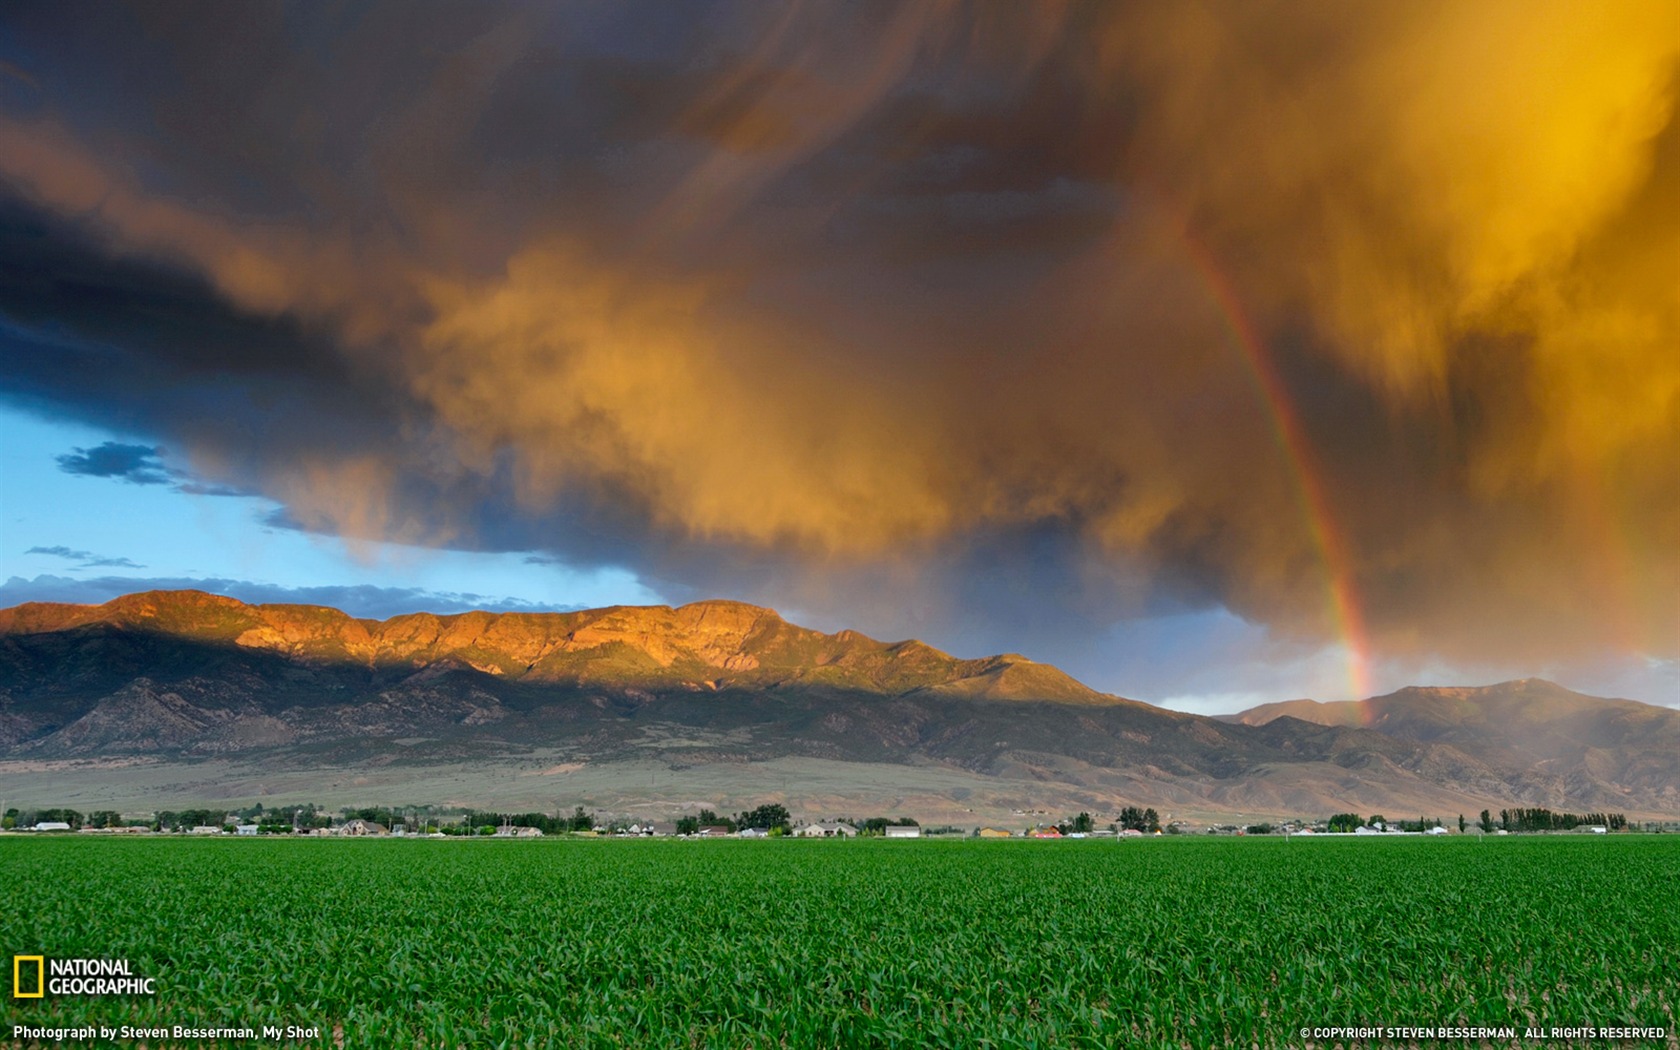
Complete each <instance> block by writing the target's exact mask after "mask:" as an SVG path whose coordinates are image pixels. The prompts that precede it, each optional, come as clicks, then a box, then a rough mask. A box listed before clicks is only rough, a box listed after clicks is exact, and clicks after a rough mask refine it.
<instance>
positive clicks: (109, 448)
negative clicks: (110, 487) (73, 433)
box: [57, 441, 169, 485]
mask: <svg viewBox="0 0 1680 1050" xmlns="http://www.w3.org/2000/svg"><path fill="white" fill-rule="evenodd" d="M160 451H162V450H161V449H156V448H152V447H151V446H149V445H125V444H123V443H121V442H119V441H107V442H105V443H104V444H101V445H96V446H94V447H93V448H78V449H76V450H75V451H74V452H66V453H65V454H64V455H62V456H59V457H57V458H58V469H59V470H62V471H64V473H66V474H82V475H85V476H87V477H92V478H121V479H122V480H123V481H126V482H128V483H130V484H132V485H167V484H169V472H168V471H166V470H164V469H163V464H162V462H161V461H159V459H158V453H159V452H160Z"/></svg>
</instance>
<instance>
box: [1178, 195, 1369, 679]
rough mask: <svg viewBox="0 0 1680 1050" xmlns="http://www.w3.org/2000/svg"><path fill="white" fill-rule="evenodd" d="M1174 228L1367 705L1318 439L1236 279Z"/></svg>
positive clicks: (1354, 607) (1357, 624) (1182, 227)
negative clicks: (1249, 402)
mask: <svg viewBox="0 0 1680 1050" xmlns="http://www.w3.org/2000/svg"><path fill="white" fill-rule="evenodd" d="M1175 226H1176V227H1177V231H1178V240H1179V243H1180V244H1181V245H1182V246H1183V248H1184V252H1185V255H1186V257H1187V258H1188V259H1189V260H1190V263H1191V265H1192V266H1193V267H1194V268H1195V270H1196V273H1197V275H1198V276H1200V277H1201V279H1202V283H1203V285H1204V286H1206V288H1207V290H1208V293H1209V294H1210V295H1211V296H1212V298H1213V301H1214V304H1215V306H1217V307H1218V310H1219V315H1220V317H1221V318H1223V320H1224V322H1225V326H1226V328H1227V329H1228V330H1229V332H1230V334H1231V339H1232V342H1233V343H1234V344H1235V345H1236V348H1237V350H1238V353H1239V354H1240V356H1241V357H1242V360H1243V362H1244V364H1245V365H1247V371H1248V375H1249V377H1250V379H1251V380H1252V381H1253V383H1254V385H1255V388H1256V390H1257V392H1258V394H1259V396H1260V401H1261V403H1262V404H1263V405H1264V406H1265V409H1266V413H1267V415H1268V416H1269V417H1270V418H1271V422H1272V436H1273V439H1274V440H1275V441H1276V443H1277V446H1278V449H1279V451H1280V452H1281V453H1282V459H1283V461H1284V462H1285V463H1286V464H1287V465H1288V467H1289V473H1290V480H1291V482H1292V484H1293V487H1294V489H1295V493H1296V496H1297V498H1298V499H1299V501H1300V504H1301V510H1302V517H1303V518H1304V519H1305V521H1306V524H1307V531H1308V535H1309V536H1310V537H1311V539H1312V542H1313V546H1314V547H1315V548H1316V549H1317V551H1318V556H1319V560H1320V562H1321V563H1322V564H1323V566H1324V572H1325V576H1326V578H1327V580H1328V583H1329V587H1328V591H1329V594H1328V602H1329V615H1330V622H1331V624H1332V625H1333V627H1334V629H1335V631H1336V634H1337V635H1338V637H1339V638H1340V640H1341V644H1342V648H1343V650H1344V651H1345V652H1346V653H1347V677H1348V688H1349V690H1350V691H1351V694H1352V696H1351V698H1352V699H1354V700H1363V699H1364V698H1366V697H1368V696H1370V695H1371V671H1370V666H1371V657H1370V653H1371V647H1370V641H1369V639H1368V637H1367V635H1366V632H1365V617H1364V613H1363V612H1362V611H1361V608H1360V603H1359V595H1358V592H1357V591H1356V589H1355V587H1354V573H1353V556H1352V554H1351V552H1350V550H1349V547H1348V542H1347V538H1346V536H1345V535H1344V534H1343V533H1342V530H1341V528H1340V527H1339V526H1338V524H1337V521H1336V516H1335V513H1334V512H1333V511H1332V510H1331V507H1330V500H1329V497H1328V496H1327V494H1326V493H1325V488H1324V483H1323V474H1322V471H1321V470H1320V469H1319V467H1318V461H1317V458H1316V457H1315V456H1314V454H1313V448H1312V442H1311V441H1310V440H1309V439H1308V437H1307V432H1306V428H1305V427H1304V426H1303V425H1302V423H1301V417H1300V413H1299V412H1297V411H1296V409H1295V402H1294V400H1293V399H1292V398H1291V397H1290V396H1289V390H1288V388H1287V387H1285V386H1284V383H1283V379H1282V377H1281V376H1279V375H1278V370H1277V366H1276V364H1275V363H1274V362H1273V361H1272V355H1271V353H1270V351H1268V350H1267V348H1266V343H1265V340H1263V339H1262V338H1261V337H1260V333H1259V332H1258V330H1257V329H1256V328H1255V325H1254V322H1253V320H1252V319H1250V317H1249V315H1248V311H1247V310H1245V309H1244V308H1243V304H1242V300H1241V299H1240V298H1239V297H1238V296H1237V292H1236V289H1235V288H1234V287H1233V286H1232V284H1231V281H1230V280H1229V279H1228V278H1227V277H1226V276H1225V274H1224V272H1223V271H1222V270H1220V268H1219V267H1218V265H1216V262H1215V260H1214V257H1213V254H1212V253H1211V252H1209V251H1208V250H1207V248H1206V247H1204V246H1203V245H1202V244H1201V242H1199V241H1198V240H1197V239H1196V237H1195V236H1194V235H1193V234H1192V233H1191V232H1190V229H1189V224H1188V223H1185V222H1178V223H1176V224H1175Z"/></svg>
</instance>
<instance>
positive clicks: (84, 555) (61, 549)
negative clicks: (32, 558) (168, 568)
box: [23, 545, 145, 569]
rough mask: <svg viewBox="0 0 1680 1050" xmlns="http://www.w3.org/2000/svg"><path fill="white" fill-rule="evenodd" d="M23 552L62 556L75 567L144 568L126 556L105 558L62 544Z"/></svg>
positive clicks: (32, 548) (54, 556)
mask: <svg viewBox="0 0 1680 1050" xmlns="http://www.w3.org/2000/svg"><path fill="white" fill-rule="evenodd" d="M23 553H25V554H45V555H47V556H48V557H52V558H63V559H64V560H65V561H73V562H75V563H76V564H77V568H82V569H144V568H145V566H144V565H136V564H135V563H134V562H133V561H131V560H130V559H128V558H107V557H102V556H100V555H98V554H94V553H93V552H91V551H78V550H71V549H70V548H69V547H65V546H62V545H60V546H53V547H31V548H29V549H28V550H26V551H24V552H23Z"/></svg>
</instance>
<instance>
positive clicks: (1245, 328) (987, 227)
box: [0, 0, 1680, 712]
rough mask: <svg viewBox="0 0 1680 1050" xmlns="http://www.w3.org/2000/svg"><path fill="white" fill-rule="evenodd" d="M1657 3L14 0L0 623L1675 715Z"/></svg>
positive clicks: (1670, 221)
mask: <svg viewBox="0 0 1680 1050" xmlns="http://www.w3.org/2000/svg"><path fill="white" fill-rule="evenodd" d="M1677 91H1680V7H1676V6H1675V5H1670V4H1649V3H1643V4H1634V3H1626V4H1624V3H1604V4H1595V5H1581V4H1576V3H1546V2H1541V3H1534V2H1524V3H1510V2H1501V0H1489V2H1486V3H1479V4H1474V5H1466V4H1458V3H1445V2H1443V3H1429V2H1407V3H1389V2H1378V3H1371V4H1360V5H1346V4H1331V3H1302V2H1292V3H1269V2H1258V3H1255V2H1249V3H1240V4H1239V3H1217V2H1209V3H1184V4H1169V5H1163V4H1150V3H1137V4H1132V3H1118V2H1117V3H1104V4H1074V3H1068V4H1057V3H1047V4H1034V5H1012V4H993V3H986V4H963V3H955V2H937V3H936V2H933V0H928V2H925V3H916V4H886V3H881V4H874V3H861V4H850V5H799V6H790V7H782V6H777V5H763V4H735V3H685V4H671V5H623V4H613V3H576V4H566V5H548V4H507V3H475V4H459V3H419V4H416V3H412V2H405V3H402V4H380V3H368V4H358V5H325V4H299V5H275V4H249V5H226V4H196V3H176V2H168V3H148V4H143V5H135V6H128V5H122V4H115V3H98V4H94V3H77V2H72V3H36V2H22V3H14V4H9V5H6V6H5V8H4V9H3V10H0V457H3V458H0V519H3V520H0V581H3V582H0V604H5V605H11V604H16V603H18V602H22V601H31V600H55V601H89V602H96V601H104V600H107V599H109V598H110V597H113V596H115V595H117V594H120V593H125V592H128V591H132V590H139V589H145V588H150V587H199V588H202V589H206V590H213V591H218V592H221V593H227V594H231V595H233V596H235V597H239V598H242V599H244V600H249V601H305V602H313V603H318V604H331V605H336V606H339V607H342V608H345V609H346V610H347V611H350V612H352V613H354V614H356V615H362V616H376V617H382V616H388V615H392V614H394V613H396V612H401V611H408V610H412V609H419V608H424V609H431V610H434V611H438V612H450V611H459V610H462V609H466V608H473V607H484V608H495V609H575V608H582V607H593V606H599V605H605V604H615V603H626V604H650V603H660V602H665V603H681V602H685V601H691V600H696V599H700V598H730V599H736V600H742V601H750V602H755V603H759V604H763V605H767V606H770V607H773V608H775V609H777V610H779V611H780V612H781V613H782V614H783V615H784V616H786V617H787V618H789V619H791V620H794V621H795V622H799V623H804V624H807V625H809V626H813V627H818V628H822V629H827V630H834V629H838V628H841V627H850V628H854V629H857V630H860V631H863V632H865V633H867V634H870V635H873V636H875V637H879V638H884V639H890V640H896V639H899V638H906V637H917V638H921V639H923V640H925V641H928V642H930V643H931V644H934V645H937V646H939V647H941V648H944V649H946V650H947V651H950V652H953V653H956V654H957V655H961V656H978V655H984V654H989V653H994V652H1004V651H1012V652H1020V653H1024V654H1025V655H1027V656H1029V657H1032V658H1034V659H1039V660H1044V661H1047V662H1052V663H1055V664H1057V665H1059V666H1061V667H1063V668H1065V669H1066V670H1068V671H1069V672H1070V673H1072V674H1074V675H1075V676H1077V677H1079V678H1081V679H1082V680H1084V681H1086V682H1088V683H1090V684H1092V685H1094V686H1096V687H1098V688H1101V689H1104V690H1107V691H1110V692H1114V693H1117V694H1120V695H1125V696H1130V697H1135V698H1138V699H1143V700H1149V701H1151V702H1155V703H1161V704H1165V705H1167V706H1172V707H1177V708H1181V709H1185V710H1195V711H1204V712H1212V711H1227V710H1236V709H1239V708H1241V707H1245V706H1248V705H1250V704H1253V703H1258V702H1264V701H1270V700H1283V699H1292V698H1296V697H1302V696H1310V697H1314V698H1317V699H1321V700H1340V699H1349V698H1355V697H1361V696H1367V695H1374V694H1377V693H1382V692H1387V691H1390V690H1393V689H1396V688H1400V687H1402V686H1405V685H1410V684H1481V683H1487V682H1494V681H1499V680H1503V679H1508V678H1515V677H1527V676H1544V677H1548V678H1552V679H1554V680H1556V681H1559V682H1561V683H1563V684H1565V685H1568V686H1571V687H1573V688H1577V689H1581V690H1583V691H1587V692H1594V693H1598V694H1600V695H1617V696H1628V697H1633V698H1635V699H1641V700H1646V701H1648V702H1652V703H1664V704H1680V118H1677V116H1676V111H1675V100H1676V94H1677Z"/></svg>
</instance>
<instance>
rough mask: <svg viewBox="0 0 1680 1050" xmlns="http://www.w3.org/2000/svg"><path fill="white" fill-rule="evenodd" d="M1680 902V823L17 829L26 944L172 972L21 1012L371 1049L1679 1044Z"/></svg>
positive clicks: (56, 1020) (12, 854) (18, 1016)
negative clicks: (1002, 831) (1519, 829)
mask: <svg viewBox="0 0 1680 1050" xmlns="http://www.w3.org/2000/svg"><path fill="white" fill-rule="evenodd" d="M1677 901H1680V837H1677V838H1668V837H1655V836H1653V837H1640V836H1627V837H1614V838H1609V839H1605V838H1597V837H1594V838H1590V839H1589V838H1584V837H1581V838H1576V837H1549V838H1545V837H1536V838H1526V837H1524V838H1511V839H1502V840H1492V839H1490V840H1487V841H1485V842H1477V841H1475V840H1473V839H1464V840H1459V839H1453V840H1448V841H1425V840H1419V839H1410V840H1403V841H1346V840H1340V841H1296V842H1290V843H1285V842H1282V841H1278V840H1232V839H1221V840H1189V841H1183V840H1178V841H1175V840H1158V841H1148V842H1127V843H1118V844H1117V843H1114V842H1112V841H1110V842H1050V843H1029V842H1004V843H991V842H987V843H973V842H964V843H950V842H879V841H876V842H791V841H779V842H778V841H771V842H729V841H726V842H715V843H707V842H678V841H652V842H620V841H596V842H589V841H560V840H539V841H527V842H496V841H478V842H474V841H447V842H440V841H412V840H411V841H401V840H387V841H322V840H302V841H289V840H262V839H258V840H244V841H240V840H232V839H228V840H209V841H204V840H200V841H181V840H109V839H101V840H88V839H76V838H68V837H66V838H53V839H24V838H16V837H14V838H8V839H6V840H5V841H4V843H3V844H0V916H3V918H0V930H3V931H4V937H3V938H0V941H3V943H0V949H4V950H5V951H9V952H16V953H30V954H44V955H46V956H48V957H49V958H51V957H61V958H62V957H103V958H119V959H127V960H129V961H130V962H131V963H132V965H133V967H134V970H135V972H136V973H138V974H140V975H144V976H152V977H155V978H157V985H158V989H159V991H158V995H157V996H156V997H155V998H150V999H148V998H126V999H114V998H113V999H72V998H57V999H53V998H49V999H46V1000H43V1001H40V1002H20V1001H11V1000H8V1002H9V1003H10V1005H11V1007H12V1009H11V1011H10V1013H11V1016H12V1021H13V1023H26V1024H51V1025H56V1026H73V1025H78V1024H95V1025H105V1026H108V1027H113V1026H120V1025H124V1024H127V1025H136V1026H152V1025H160V1024H161V1025H175V1024H184V1025H194V1026H199V1027H216V1026H254V1027H260V1026H262V1025H264V1024H272V1025H276V1026H285V1025H318V1026H320V1027H321V1028H322V1029H323V1032H322V1035H321V1037H320V1038H319V1039H318V1040H315V1041H314V1042H318V1043H319V1044H321V1045H332V1044H333V1043H334V1042H335V1039H334V1035H335V1032H336V1033H337V1034H338V1035H339V1036H340V1037H341V1038H342V1040H343V1043H344V1045H348V1046H464V1045H472V1046H490V1047H525V1046H530V1047H540V1046H553V1045H566V1046H574V1045H575V1046H620V1045H629V1046H703V1047H714V1046H715V1047H738V1046H783V1045H788V1046H879V1047H899V1046H902V1047H912V1046H923V1045H965V1046H968V1045H972V1046H989V1047H1081V1046H1114V1045H1155V1046H1196V1047H1200V1046H1209V1047H1213V1046H1219V1047H1223V1046H1234V1045H1243V1046H1252V1045H1259V1046H1302V1045H1303V1042H1304V1041H1303V1040H1302V1039H1301V1038H1300V1037H1299V1034H1298V1033H1299V1030H1300V1029H1301V1028H1302V1027H1320V1026H1330V1025H1375V1026H1388V1025H1486V1026H1514V1027H1515V1028H1516V1029H1517V1032H1518V1035H1519V1036H1520V1035H1521V1033H1522V1029H1523V1028H1524V1027H1525V1026H1529V1025H1533V1026H1537V1027H1543V1028H1544V1027H1552V1026H1569V1027H1574V1026H1583V1025H1589V1026H1595V1027H1603V1026H1608V1025H1631V1026H1640V1027H1645V1026H1663V1027H1665V1028H1667V1030H1668V1032H1669V1033H1670V1036H1671V1037H1672V1034H1673V1032H1674V1030H1675V1027H1676V1024H1675V1017H1676V1008H1677V999H1676V995H1677V989H1680V910H1677V909H1676V907H1675V904H1676V902H1677ZM5 1034H6V1035H10V1029H9V1028H7V1029H6V1030H5ZM1519 1041H1520V1040H1519ZM194 1045H205V1044H204V1043H195V1044H194Z"/></svg>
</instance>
